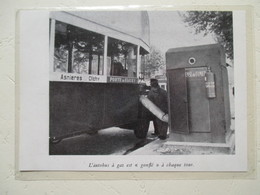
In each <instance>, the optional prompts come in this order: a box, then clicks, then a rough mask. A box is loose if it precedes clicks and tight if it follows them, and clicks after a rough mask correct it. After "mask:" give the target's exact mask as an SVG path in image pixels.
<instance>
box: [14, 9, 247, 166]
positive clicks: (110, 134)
mask: <svg viewBox="0 0 260 195" xmlns="http://www.w3.org/2000/svg"><path fill="white" fill-rule="evenodd" d="M19 17H20V51H21V52H20V60H21V64H22V68H21V73H20V79H21V89H20V93H21V94H20V97H21V103H20V104H21V117H20V118H21V121H20V129H21V130H20V136H21V138H20V140H21V141H20V151H21V152H20V170H87V171H242V170H246V166H247V165H246V164H247V163H246V161H247V159H246V150H247V144H246V138H247V133H246V132H247V129H246V111H245V110H246V95H245V94H243V91H244V90H246V83H245V80H246V60H245V59H246V52H245V51H246V48H245V40H246V35H245V13H244V12H243V11H232V10H231V11H208V10H207V11H200V10H197V11H190V10H187V11H184V10H182V11H178V10H153V11H152V10H140V11H139V10H134V11H133V10H131V11H129V10H109V11H104V10H84V11H71V10H69V11H38V12H37V11H22V12H21V13H20V15H19ZM29 31H30V33H27V32H29ZM29 40H30V43H29ZM31 40H34V41H31ZM242 47H244V48H243V49H241V48H242ZM236 51H239V52H236ZM33 61H34V62H37V64H38V66H36V64H34V63H33ZM27 62H28V63H27ZM32 67H33V69H34V70H35V72H33V71H32ZM36 72H37V73H36ZM29 102H30V103H29ZM238 102H239V103H238ZM36 105H38V106H36ZM30 116H31V117H30ZM30 123H31V124H30ZM28 134H30V136H31V138H28V137H27V135H28ZM34 144H37V147H35V146H34V147H33V145H34ZM28 162H29V163H28ZM220 162H227V164H225V165H223V164H222V163H220ZM219 164H221V165H219Z"/></svg>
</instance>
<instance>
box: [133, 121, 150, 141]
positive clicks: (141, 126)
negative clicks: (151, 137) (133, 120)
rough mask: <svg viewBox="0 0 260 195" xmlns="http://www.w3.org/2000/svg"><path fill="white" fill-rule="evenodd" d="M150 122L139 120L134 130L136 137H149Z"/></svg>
mask: <svg viewBox="0 0 260 195" xmlns="http://www.w3.org/2000/svg"><path fill="white" fill-rule="evenodd" d="M149 124H150V121H148V120H139V121H138V123H137V125H136V128H135V129H134V133H135V136H136V137H137V138H140V139H144V138H146V136H147V132H148V129H149Z"/></svg>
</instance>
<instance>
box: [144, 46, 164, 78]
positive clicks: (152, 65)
mask: <svg viewBox="0 0 260 195" xmlns="http://www.w3.org/2000/svg"><path fill="white" fill-rule="evenodd" d="M161 66H165V61H164V58H163V55H162V53H161V51H160V50H158V49H156V48H155V47H154V46H151V48H150V53H149V54H148V55H147V56H146V60H145V63H144V71H145V73H146V74H154V73H155V72H156V71H157V70H158V69H159V67H161Z"/></svg>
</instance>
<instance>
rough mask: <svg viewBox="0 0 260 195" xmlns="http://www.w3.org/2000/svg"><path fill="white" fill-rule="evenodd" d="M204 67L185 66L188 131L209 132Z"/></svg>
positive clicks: (205, 69)
mask: <svg viewBox="0 0 260 195" xmlns="http://www.w3.org/2000/svg"><path fill="white" fill-rule="evenodd" d="M206 71H207V68H206V67H199V68H186V69H185V76H186V81H187V91H188V110H189V126H190V132H205V133H206V132H210V114H209V99H208V98H207V95H206V87H205V73H206Z"/></svg>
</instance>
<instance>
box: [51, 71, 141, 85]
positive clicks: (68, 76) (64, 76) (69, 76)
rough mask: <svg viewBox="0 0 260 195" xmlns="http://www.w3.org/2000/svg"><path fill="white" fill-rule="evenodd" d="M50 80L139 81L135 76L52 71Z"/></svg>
mask: <svg viewBox="0 0 260 195" xmlns="http://www.w3.org/2000/svg"><path fill="white" fill-rule="evenodd" d="M50 81H64V82H96V83H106V82H108V83H137V78H134V77H119V76H104V75H88V74H77V73H52V74H50Z"/></svg>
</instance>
